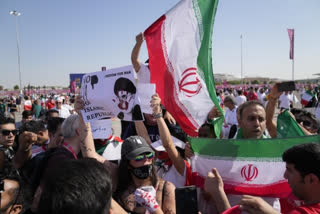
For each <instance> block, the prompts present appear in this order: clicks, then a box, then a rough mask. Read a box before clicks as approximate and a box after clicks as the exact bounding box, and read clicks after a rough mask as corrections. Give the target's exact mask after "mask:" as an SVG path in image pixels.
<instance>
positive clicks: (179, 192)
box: [175, 186, 198, 214]
mask: <svg viewBox="0 0 320 214" xmlns="http://www.w3.org/2000/svg"><path fill="white" fill-rule="evenodd" d="M175 195H176V213H177V214H195V213H198V200H197V188H196V187H195V186H186V187H180V188H176V189H175Z"/></svg>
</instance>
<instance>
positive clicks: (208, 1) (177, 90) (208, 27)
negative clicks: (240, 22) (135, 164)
mask: <svg viewBox="0 0 320 214" xmlns="http://www.w3.org/2000/svg"><path fill="white" fill-rule="evenodd" d="M217 5H218V0H182V1H180V2H179V3H178V4H177V5H176V6H174V7H173V8H172V9H170V10H169V11H168V12H167V13H166V14H164V15H163V16H161V17H160V18H159V19H158V20H157V21H156V22H154V23H153V24H152V25H151V26H150V27H149V28H148V29H147V30H146V31H145V32H144V36H145V39H146V43H147V48H148V53H149V67H150V74H151V75H150V80H151V82H152V83H156V91H157V93H158V94H159V96H160V97H161V99H162V101H163V104H164V106H165V107H166V109H167V110H168V111H169V112H170V113H171V114H172V115H174V117H175V119H176V120H177V122H178V123H179V124H180V126H181V127H182V129H183V130H184V131H185V132H186V133H187V134H188V135H190V136H197V130H198V129H199V127H200V126H201V125H202V124H203V123H204V122H205V121H206V118H207V114H208V112H209V111H210V109H211V108H212V107H213V106H214V105H215V106H217V107H218V109H219V110H220V111H221V112H222V110H221V108H220V106H219V103H218V99H217V97H216V91H215V85H214V78H213V70H212V31H213V23H214V18H215V14H216V10H217ZM222 122H223V118H220V119H218V120H217V121H216V123H215V124H216V127H215V129H216V133H217V132H218V133H217V136H219V134H220V133H219V131H220V129H221V127H222ZM217 129H219V130H217Z"/></svg>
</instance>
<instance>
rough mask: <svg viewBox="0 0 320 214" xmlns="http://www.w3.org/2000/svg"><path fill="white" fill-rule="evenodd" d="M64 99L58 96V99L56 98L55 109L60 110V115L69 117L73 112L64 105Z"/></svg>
mask: <svg viewBox="0 0 320 214" xmlns="http://www.w3.org/2000/svg"><path fill="white" fill-rule="evenodd" d="M62 101H63V100H62V98H61V97H58V99H57V100H56V106H55V107H54V108H53V109H56V110H57V111H58V112H59V117H61V118H67V117H69V116H70V115H71V113H70V111H69V109H67V108H66V107H64V106H63V105H62Z"/></svg>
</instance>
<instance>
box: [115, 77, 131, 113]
mask: <svg viewBox="0 0 320 214" xmlns="http://www.w3.org/2000/svg"><path fill="white" fill-rule="evenodd" d="M114 94H115V95H116V96H117V101H116V100H115V99H114V100H113V101H114V102H118V103H117V106H118V107H119V109H120V110H121V111H131V108H132V106H133V103H134V98H135V94H136V87H135V86H134V84H133V83H132V82H131V81H130V80H129V79H127V78H124V77H121V78H119V79H117V81H116V82H115V84H114Z"/></svg>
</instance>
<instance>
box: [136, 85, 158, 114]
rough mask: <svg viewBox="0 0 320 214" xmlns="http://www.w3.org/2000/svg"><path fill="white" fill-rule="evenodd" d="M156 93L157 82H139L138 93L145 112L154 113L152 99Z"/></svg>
mask: <svg viewBox="0 0 320 214" xmlns="http://www.w3.org/2000/svg"><path fill="white" fill-rule="evenodd" d="M155 93H156V84H147V83H146V84H142V83H139V84H138V94H139V98H140V103H141V111H142V112H143V113H147V114H152V108H151V106H150V101H151V97H152V95H154V94H155Z"/></svg>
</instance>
